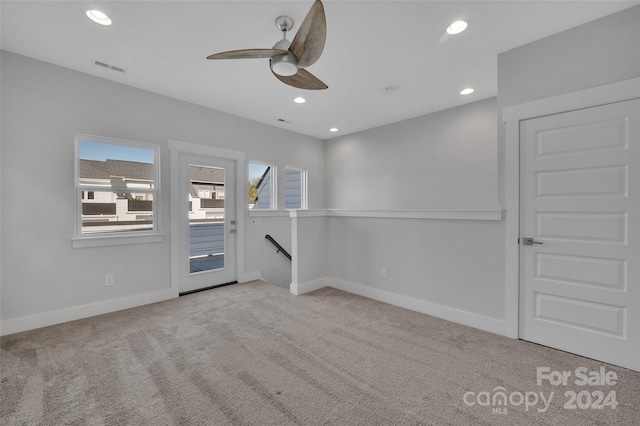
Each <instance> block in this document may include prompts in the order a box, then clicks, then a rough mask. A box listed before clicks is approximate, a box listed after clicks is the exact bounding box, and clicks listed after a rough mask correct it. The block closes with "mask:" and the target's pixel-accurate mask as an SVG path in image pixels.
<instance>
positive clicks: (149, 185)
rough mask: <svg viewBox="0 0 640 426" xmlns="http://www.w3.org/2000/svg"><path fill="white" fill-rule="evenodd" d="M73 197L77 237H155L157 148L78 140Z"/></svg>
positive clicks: (77, 137) (88, 138)
mask: <svg viewBox="0 0 640 426" xmlns="http://www.w3.org/2000/svg"><path fill="white" fill-rule="evenodd" d="M76 194H77V200H78V201H77V204H78V205H77V209H78V210H77V211H78V213H77V217H78V220H77V221H76V222H77V223H76V234H77V236H79V237H90V236H104V235H122V236H126V235H134V236H135V235H147V234H149V233H153V232H157V217H158V213H157V211H158V205H157V204H158V203H157V199H158V147H157V146H155V145H148V144H143V143H137V142H128V141H121V140H115V139H108V138H100V137H95V136H83V135H77V136H76ZM74 246H75V244H74Z"/></svg>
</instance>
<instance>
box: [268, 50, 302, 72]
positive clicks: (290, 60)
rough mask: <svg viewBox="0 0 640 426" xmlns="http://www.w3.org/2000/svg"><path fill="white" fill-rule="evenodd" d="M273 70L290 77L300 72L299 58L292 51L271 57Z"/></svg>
mask: <svg viewBox="0 0 640 426" xmlns="http://www.w3.org/2000/svg"><path fill="white" fill-rule="evenodd" d="M271 71H273V72H274V73H276V74H278V75H281V76H284V77H289V76H292V75H296V74H297V73H298V60H297V59H296V57H295V56H293V55H292V54H291V53H285V54H284V55H276V56H273V57H272V58H271Z"/></svg>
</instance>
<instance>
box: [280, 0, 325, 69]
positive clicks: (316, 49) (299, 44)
mask: <svg viewBox="0 0 640 426" xmlns="http://www.w3.org/2000/svg"><path fill="white" fill-rule="evenodd" d="M326 39H327V20H326V17H325V15H324V6H323V5H322V2H321V1H320V0H315V2H314V3H313V6H311V9H310V10H309V13H307V16H305V18H304V21H302V25H300V29H299V30H298V32H297V33H296V36H295V37H294V38H293V41H292V42H291V46H289V50H290V51H291V53H293V55H294V56H295V57H296V58H297V59H298V66H299V67H300V68H306V67H308V66H309V65H312V64H314V63H315V62H316V61H317V60H318V58H319V57H320V55H321V54H322V50H323V49H324V43H325V41H326Z"/></svg>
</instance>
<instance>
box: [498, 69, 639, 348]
mask: <svg viewBox="0 0 640 426" xmlns="http://www.w3.org/2000/svg"><path fill="white" fill-rule="evenodd" d="M636 98H640V77H638V78H632V79H629V80H624V81H620V82H616V83H611V84H605V85H603V86H597V87H593V88H590V89H585V90H580V91H577V92H572V93H567V94H563V95H559V96H553V97H550V98H545V99H539V100H536V101H532V102H527V103H524V104H519V105H514V106H510V107H507V108H504V109H503V110H502V123H503V124H504V126H505V157H504V158H505V160H504V161H505V173H504V200H505V201H504V202H505V205H504V207H505V210H506V216H505V227H506V229H505V323H506V330H505V335H506V336H509V337H511V338H514V339H517V338H518V337H519V306H520V246H519V244H518V238H519V236H520V122H521V121H523V120H528V119H531V118H537V117H543V116H546V115H553V114H559V113H563V112H569V111H576V110H579V109H585V108H591V107H596V106H600V105H606V104H610V103H615V102H623V101H628V100H632V99H636Z"/></svg>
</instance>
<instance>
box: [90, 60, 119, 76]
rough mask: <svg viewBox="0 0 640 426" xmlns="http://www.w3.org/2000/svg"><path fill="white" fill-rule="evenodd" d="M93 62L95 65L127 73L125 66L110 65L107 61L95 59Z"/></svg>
mask: <svg viewBox="0 0 640 426" xmlns="http://www.w3.org/2000/svg"><path fill="white" fill-rule="evenodd" d="M93 63H94V64H95V65H97V66H99V67H102V68H106V69H109V70H113V71H118V72H121V73H125V72H126V71H127V70H125V69H124V68H120V67H117V66H115V65H110V64H107V63H106V62H101V61H94V62H93Z"/></svg>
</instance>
